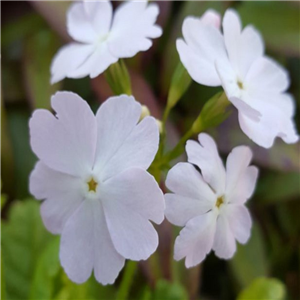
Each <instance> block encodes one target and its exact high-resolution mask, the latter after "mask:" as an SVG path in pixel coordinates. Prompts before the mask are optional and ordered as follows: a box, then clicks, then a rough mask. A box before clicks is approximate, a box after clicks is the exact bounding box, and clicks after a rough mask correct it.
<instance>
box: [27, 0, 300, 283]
mask: <svg viewBox="0 0 300 300" xmlns="http://www.w3.org/2000/svg"><path fill="white" fill-rule="evenodd" d="M158 13H159V9H158V6H157V5H156V4H152V3H151V4H148V3H147V1H130V2H126V3H123V4H121V5H119V7H118V8H117V9H116V11H115V13H114V16H113V10H112V4H111V3H110V2H109V1H86V2H78V3H74V4H73V5H71V7H70V9H69V11H68V13H67V27H68V31H69V34H70V35H71V37H72V38H73V39H74V40H75V41H76V42H74V43H71V44H69V45H67V46H65V47H63V48H62V49H61V50H60V51H59V52H58V54H57V55H56V56H55V57H54V60H53V63H52V66H51V73H52V82H57V81H59V80H62V79H63V78H65V77H70V78H80V77H84V76H88V75H89V76H90V77H91V78H93V77H96V76H98V75H99V74H100V73H102V72H104V71H105V70H106V69H107V68H108V67H109V66H110V65H111V64H113V63H115V62H117V61H118V59H119V58H126V57H132V56H134V55H135V54H136V53H138V52H139V51H145V50H147V49H149V48H150V47H151V45H152V41H151V40H150V39H151V38H156V37H159V36H160V35H161V34H162V30H161V28H160V27H158V26H157V25H155V22H156V18H157V15H158ZM220 25H221V18H220V16H219V14H218V13H216V12H215V11H212V10H209V11H207V12H206V13H205V14H204V15H203V17H202V18H194V17H187V18H186V19H185V20H184V23H183V28H182V31H183V37H184V40H183V39H179V40H178V41H177V49H178V52H179V55H180V59H181V61H182V63H183V65H184V66H185V68H186V69H187V71H188V73H189V74H190V76H191V77H192V78H193V79H194V80H195V81H196V82H198V83H200V84H204V85H208V86H220V85H221V86H222V87H223V88H224V91H225V93H226V95H227V98H228V99H229V101H230V102H231V103H232V104H233V105H234V106H235V107H236V108H237V109H238V111H239V122H240V126H241V128H242V130H243V131H244V132H245V133H246V134H247V135H248V136H249V137H250V138H251V139H252V140H253V141H254V142H256V143H257V144H259V145H261V146H263V147H271V146H272V144H273V142H274V139H275V138H276V137H281V138H282V139H283V140H284V141H285V142H287V143H294V142H296V141H297V140H298V135H297V133H296V131H295V128H294V124H293V121H292V117H293V115H294V101H293V99H292V97H291V96H290V95H289V94H287V93H286V89H287V87H288V84H289V79H288V74H287V72H286V71H285V70H284V69H283V68H282V67H281V66H279V65H278V64H277V63H276V62H274V61H273V60H271V59H270V58H268V57H266V56H264V45H263V41H262V38H261V36H260V34H259V33H258V32H257V31H256V29H255V28H254V27H252V26H247V27H246V28H245V29H244V30H242V29H241V22H240V19H239V17H238V15H237V13H236V12H235V11H233V10H227V11H226V13H225V16H224V18H223V33H222V32H221V30H220ZM51 105H52V108H53V110H54V111H55V115H53V114H52V113H50V112H49V111H47V110H42V109H41V110H36V111H35V112H34V113H33V115H32V118H31V120H30V124H29V126H30V136H31V140H30V142H31V147H32V150H33V151H34V153H35V154H36V155H37V157H38V159H39V161H38V163H37V164H36V166H35V168H34V170H33V172H32V173H31V176H30V192H31V193H32V195H34V196H35V197H36V199H40V200H44V201H43V203H42V205H41V216H42V219H43V221H44V224H45V226H46V227H47V229H48V230H49V231H50V232H52V233H53V234H61V244H60V260H61V264H62V266H63V268H64V269H65V271H66V273H67V274H68V276H69V278H70V279H71V280H73V281H75V282H77V283H82V282H84V281H86V280H87V279H88V278H89V277H90V275H91V273H92V271H94V275H95V277H96V279H97V280H98V281H99V282H100V283H102V284H112V283H113V282H114V281H115V279H116V278H117V276H118V274H119V272H120V270H121V269H122V268H123V266H124V262H125V259H131V260H136V261H139V260H146V259H147V258H148V257H149V256H150V255H151V254H152V253H153V252H155V250H156V248H157V246H158V235H157V232H156V230H155V229H154V227H153V225H152V223H151V222H150V221H153V222H155V223H157V224H160V223H161V222H162V221H163V219H164V215H166V217H167V219H168V220H169V221H170V222H171V223H173V224H175V225H178V226H183V227H184V228H183V229H182V231H181V232H180V235H179V236H178V237H177V239H176V242H175V253H174V257H175V259H176V260H180V259H182V258H185V264H186V267H192V266H195V265H197V264H199V263H200V262H201V261H203V259H204V258H205V256H206V255H207V254H208V253H209V252H210V251H211V250H212V249H213V250H214V251H215V254H216V255H217V256H219V257H220V258H224V259H229V258H231V257H232V256H233V254H234V252H235V250H236V240H237V241H239V242H240V243H246V242H247V240H248V239H249V236H250V230H251V223H252V222H251V217H250V214H249V212H248V210H247V208H246V207H245V203H246V201H247V200H248V199H249V198H250V197H251V196H252V194H253V192H254V189H255V185H256V179H257V175H258V169H257V168H256V167H254V166H249V164H250V161H251V158H252V153H251V150H250V148H249V147H246V146H240V147H236V148H234V149H233V150H232V152H231V153H230V154H229V156H228V158H227V162H226V169H225V167H224V165H223V162H222V160H221V158H220V156H219V154H218V150H217V146H216V144H215V142H214V140H213V139H212V138H211V137H210V136H209V135H207V134H204V133H201V134H200V135H199V143H198V142H195V141H192V140H189V141H188V142H187V144H186V152H187V155H188V163H178V164H177V165H175V166H174V167H173V168H172V169H171V170H170V171H169V173H168V175H167V179H166V186H167V187H168V189H169V190H170V191H171V192H172V193H167V194H165V196H164V195H163V193H162V191H161V189H160V187H159V185H158V184H157V182H156V180H155V179H154V177H153V176H152V175H150V174H149V173H148V172H147V169H148V168H149V166H150V165H151V163H152V161H153V160H154V158H155V155H156V153H157V151H158V146H159V129H158V125H157V122H156V120H155V119H154V118H152V117H151V116H147V117H145V118H143V119H142V120H141V112H142V107H141V105H140V104H139V103H138V102H137V101H136V100H135V99H134V98H133V97H132V96H125V95H120V96H116V97H111V98H109V99H108V100H107V101H106V102H105V103H104V104H102V105H101V106H100V108H99V109H98V111H97V113H96V115H94V113H93V112H92V111H91V109H90V107H89V106H88V104H87V102H85V101H84V100H83V99H82V98H80V97H79V96H78V95H76V94H74V93H71V92H58V93H56V94H55V95H54V96H53V97H52V99H51Z"/></svg>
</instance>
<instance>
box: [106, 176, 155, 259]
mask: <svg viewBox="0 0 300 300" xmlns="http://www.w3.org/2000/svg"><path fill="white" fill-rule="evenodd" d="M112 180H113V179H112ZM105 185H106V183H105ZM134 185H135V182H133V183H132V188H133V186H134ZM120 190H121V191H122V190H123V189H122V187H120V188H119V187H118V186H114V190H112V189H111V188H109V189H108V188H105V186H104V187H103V190H102V193H101V194H102V197H103V198H102V201H103V207H104V212H105V218H106V221H107V225H108V230H109V232H110V236H111V238H112V242H113V244H114V246H115V249H116V250H117V251H118V253H119V254H121V255H122V256H124V257H125V258H127V259H131V260H145V259H147V258H148V257H149V256H150V255H151V254H152V253H153V252H154V251H155V250H156V248H157V246H158V235H157V232H156V231H155V229H154V227H153V225H152V224H151V223H150V222H149V221H148V220H147V218H146V217H145V215H146V214H145V211H144V210H142V214H141V213H140V210H141V207H140V208H139V209H137V208H135V209H134V210H133V209H132V207H130V206H128V205H127V203H130V201H131V199H123V198H125V197H124V195H123V194H122V193H120ZM147 192H149V191H147ZM128 196H129V194H128ZM133 196H134V197H135V195H134V194H132V195H130V196H129V197H133ZM140 200H141V201H144V200H142V199H140ZM137 210H138V211H139V212H137Z"/></svg>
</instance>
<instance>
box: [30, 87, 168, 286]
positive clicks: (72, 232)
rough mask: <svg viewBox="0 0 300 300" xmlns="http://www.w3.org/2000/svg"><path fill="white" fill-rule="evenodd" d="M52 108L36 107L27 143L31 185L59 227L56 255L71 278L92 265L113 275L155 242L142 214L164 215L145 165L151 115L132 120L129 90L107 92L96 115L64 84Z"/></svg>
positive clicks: (106, 277) (102, 276)
mask: <svg viewBox="0 0 300 300" xmlns="http://www.w3.org/2000/svg"><path fill="white" fill-rule="evenodd" d="M51 104H52V108H53V109H54V111H55V112H56V115H53V114H52V113H50V112H49V111H47V110H44V109H39V110H36V111H35V112H34V113H33V115H32V118H31V119H30V123H29V125H30V143H31V147H32V149H33V151H34V153H35V154H36V155H37V157H38V158H39V161H38V162H37V164H36V166H35V168H34V170H33V171H32V173H31V176H30V192H31V194H32V195H34V196H35V197H36V199H40V200H45V201H44V202H43V203H42V205H41V215H42V219H43V222H44V224H45V226H46V228H47V229H48V230H49V231H50V232H52V233H54V234H61V243H60V261H61V264H62V266H63V268H64V269H65V271H66V273H67V275H68V276H69V278H70V279H71V280H73V281H74V282H76V283H82V282H84V281H86V280H87V279H88V278H89V277H90V275H91V272H92V270H94V275H95V277H96V279H97V280H98V281H99V282H100V283H102V284H108V283H113V282H114V281H115V279H116V277H117V276H118V273H119V272H120V270H121V269H122V268H123V266H124V262H125V259H131V260H145V259H147V258H148V257H149V256H150V255H151V254H152V253H153V252H154V251H155V250H156V248H157V245H158V235H157V232H156V230H155V229H154V227H153V225H152V224H151V223H150V221H149V220H152V221H154V222H155V223H158V224H159V223H161V222H162V221H163V219H164V198H163V194H162V192H161V190H160V188H159V186H158V184H157V183H156V181H155V179H154V178H153V177H152V176H151V175H150V174H149V173H147V171H146V170H147V168H148V167H149V166H150V164H151V162H152V160H153V159H154V156H155V154H156V152H157V149H158V141H159V132H158V127H157V124H156V121H155V119H154V118H152V117H145V118H144V119H143V120H142V121H140V122H139V119H140V115H141V105H140V104H139V103H138V102H136V101H135V100H134V98H133V97H129V96H125V95H122V96H118V97H112V98H109V99H108V100H107V101H106V102H105V103H103V104H102V105H101V106H100V108H99V110H98V111H97V114H96V116H95V115H94V114H93V112H92V111H91V109H90V107H89V106H88V104H87V103H86V102H85V101H84V100H83V99H81V98H80V97H79V96H78V95H76V94H74V93H71V92H58V93H56V94H55V95H54V96H53V97H52V99H51Z"/></svg>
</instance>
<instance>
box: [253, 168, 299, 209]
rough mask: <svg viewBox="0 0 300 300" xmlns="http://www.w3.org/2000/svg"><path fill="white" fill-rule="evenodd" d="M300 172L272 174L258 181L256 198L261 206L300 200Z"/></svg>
mask: <svg viewBox="0 0 300 300" xmlns="http://www.w3.org/2000/svg"><path fill="white" fill-rule="evenodd" d="M299 178H300V173H299V172H289V173H279V172H276V173H275V172H270V173H269V174H268V176H264V177H262V178H261V180H259V181H258V184H257V191H256V197H257V198H258V199H260V202H259V204H274V203H278V202H287V201H289V200H293V199H299V198H300V189H299ZM270 187H272V188H270Z"/></svg>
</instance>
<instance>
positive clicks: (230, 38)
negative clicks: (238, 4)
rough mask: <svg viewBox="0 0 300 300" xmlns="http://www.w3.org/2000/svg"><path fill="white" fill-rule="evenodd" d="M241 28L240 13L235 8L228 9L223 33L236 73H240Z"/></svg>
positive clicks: (224, 19)
mask: <svg viewBox="0 0 300 300" xmlns="http://www.w3.org/2000/svg"><path fill="white" fill-rule="evenodd" d="M241 30H242V24H241V20H240V17H239V15H238V14H237V12H236V11H235V10H234V9H227V10H226V12H225V14H224V17H223V35H224V41H225V45H226V50H227V53H228V57H229V60H230V63H231V65H232V67H233V69H234V70H235V72H236V74H238V73H239V57H240V49H239V40H240V35H241ZM240 79H242V78H240Z"/></svg>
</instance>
